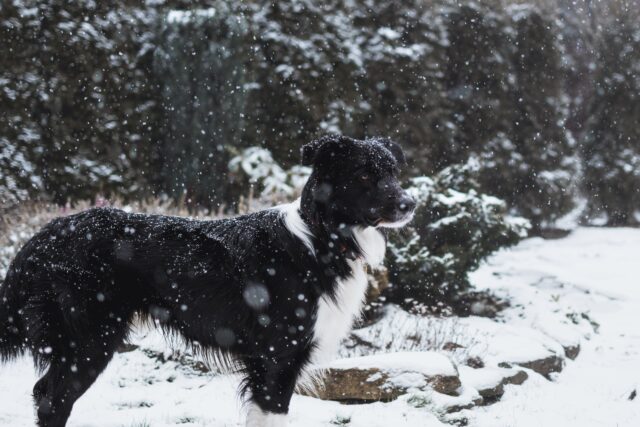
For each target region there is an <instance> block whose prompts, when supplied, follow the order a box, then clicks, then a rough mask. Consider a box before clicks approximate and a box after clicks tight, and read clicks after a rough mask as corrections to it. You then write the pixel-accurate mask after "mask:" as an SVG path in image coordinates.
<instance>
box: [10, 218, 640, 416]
mask: <svg viewBox="0 0 640 427" xmlns="http://www.w3.org/2000/svg"><path fill="white" fill-rule="evenodd" d="M472 279H473V281H474V283H476V284H477V285H478V287H480V288H489V289H492V290H493V291H494V292H496V293H498V294H501V295H505V296H507V295H508V296H509V298H510V299H511V300H512V302H513V303H512V307H511V308H509V309H508V310H507V311H506V312H505V313H504V318H505V320H507V321H508V327H509V328H511V327H512V326H513V331H516V332H515V334H516V335H514V336H513V337H510V338H508V339H505V340H504V341H506V343H505V342H502V343H501V344H499V345H498V344H496V348H498V350H495V349H494V348H491V347H489V348H488V349H487V350H488V351H487V357H489V358H490V357H491V354H492V351H494V350H495V351H498V352H504V351H513V352H514V354H515V353H517V350H518V349H513V348H511V349H510V348H508V347H509V345H511V346H520V345H521V344H518V343H524V344H522V345H524V346H526V343H527V340H528V339H530V335H526V334H525V335H522V336H517V334H518V331H528V330H529V329H531V330H535V331H536V333H540V332H539V331H543V332H544V335H545V336H553V337H554V338H557V339H558V340H559V341H562V342H570V341H572V340H579V341H580V344H581V348H582V351H581V353H580V355H579V356H578V358H577V359H576V360H575V361H568V362H567V366H566V367H565V369H564V371H563V372H562V373H560V374H559V375H557V376H556V378H555V380H554V381H553V382H550V381H547V380H546V379H544V378H543V377H541V376H539V375H537V374H532V375H530V378H529V380H528V381H527V382H525V383H524V385H522V386H507V388H506V393H505V395H504V397H503V399H502V400H501V401H500V402H498V403H496V404H494V405H491V406H487V407H479V408H474V409H472V410H467V411H464V412H463V414H464V415H465V416H466V417H468V419H469V425H471V426H479V427H485V426H486V427H502V426H509V427H511V426H562V427H565V426H580V427H588V426H637V425H640V397H637V398H635V399H634V400H629V399H628V397H629V395H630V394H631V393H632V391H633V390H637V391H638V392H640V327H639V323H640V322H639V320H640V230H629V229H579V230H577V231H576V232H575V233H573V234H572V235H571V236H570V237H568V238H565V239H561V240H554V241H543V240H540V239H529V240H527V241H525V242H523V243H522V244H520V245H519V246H518V247H516V248H515V249H512V250H508V251H503V252H501V253H499V254H497V255H496V256H494V257H492V258H491V260H490V261H489V262H488V263H487V264H486V265H484V266H483V267H482V268H481V269H480V270H479V271H478V272H476V273H474V275H473V277H472ZM567 313H572V314H575V316H577V318H578V319H579V321H577V324H576V325H573V324H572V323H571V322H567ZM585 319H591V320H592V321H593V322H597V323H598V324H599V328H598V332H597V333H596V332H595V331H594V330H593V326H592V325H595V323H590V322H588V321H586V320H585ZM559 320H564V322H565V323H569V324H570V325H569V326H567V325H566V324H564V323H562V324H561V323H560V322H559ZM467 322H468V323H469V325H470V326H478V325H479V326H478V327H480V326H482V327H484V328H485V329H487V327H489V328H491V327H494V328H495V327H502V328H505V327H507V326H506V325H504V324H502V325H500V324H496V323H495V322H490V321H487V320H486V319H480V318H469V319H468V320H467ZM510 330H511V329H510ZM576 331H577V332H576ZM501 336H502V334H501V335H500V337H501ZM531 336H533V335H531ZM505 344H506V345H505ZM35 379H36V376H35V373H34V372H33V369H32V368H31V366H30V364H29V362H28V360H21V361H19V362H16V363H13V364H11V365H7V366H4V367H1V368H0V426H12V427H14V426H15V427H23V426H32V425H33V411H32V407H31V401H30V396H29V393H30V390H31V387H32V386H33V383H34V382H35ZM236 386H237V379H236V378H235V377H233V376H225V375H197V374H196V373H194V372H192V371H190V370H188V369H185V368H184V367H182V366H180V365H178V364H176V363H174V362H167V363H160V362H159V361H157V360H155V359H153V358H149V357H147V356H145V355H144V354H143V353H142V352H140V351H134V352H131V353H125V354H119V355H117V356H116V358H115V359H114V362H112V363H111V364H110V365H109V367H108V368H107V371H106V372H105V374H103V375H102V376H101V377H100V378H99V379H98V381H97V382H96V384H95V385H94V387H92V388H91V389H90V390H89V391H88V392H87V394H86V395H85V396H83V398H82V399H81V400H80V401H78V403H77V404H76V407H75V409H74V413H73V415H72V417H71V419H70V422H69V425H70V426H72V427H80V426H91V427H98V426H108V427H116V426H118V427H120V426H125V427H134V426H135V427H138V426H139V427H142V426H153V427H155V426H175V425H180V426H205V425H206V426H239V425H242V419H241V417H242V416H241V413H242V411H241V408H240V405H239V404H238V400H237V396H236V391H235V389H236ZM289 425H291V426H310V427H315V426H330V425H348V426H352V427H365V426H366V427H376V426H380V427H382V426H392V425H393V426H396V425H398V426H400V425H402V426H415V427H418V426H420V427H432V426H442V425H443V424H441V422H440V421H438V419H437V417H436V416H434V415H432V414H431V413H430V412H429V411H428V410H427V409H426V408H414V407H412V406H410V405H408V404H407V402H406V399H403V398H401V399H398V400H397V401H395V402H392V403H388V404H384V403H378V404H371V405H348V406H345V405H340V404H337V403H334V402H323V401H320V400H317V399H312V398H308V397H301V396H295V397H294V400H293V402H292V414H291V421H290V424H289Z"/></svg>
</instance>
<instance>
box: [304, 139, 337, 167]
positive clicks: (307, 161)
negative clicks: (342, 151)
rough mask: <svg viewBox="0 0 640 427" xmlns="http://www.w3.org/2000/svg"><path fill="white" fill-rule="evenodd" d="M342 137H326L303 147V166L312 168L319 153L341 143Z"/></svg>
mask: <svg viewBox="0 0 640 427" xmlns="http://www.w3.org/2000/svg"><path fill="white" fill-rule="evenodd" d="M341 138H342V137H340V136H338V135H326V136H323V137H321V138H318V139H315V140H313V141H311V142H309V143H308V144H305V145H303V146H302V150H301V152H302V165H303V166H312V165H313V164H314V162H315V160H316V158H317V157H318V153H319V152H320V150H322V149H326V147H327V146H328V145H332V144H338V143H340V140H341Z"/></svg>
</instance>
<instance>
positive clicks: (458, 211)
mask: <svg viewBox="0 0 640 427" xmlns="http://www.w3.org/2000/svg"><path fill="white" fill-rule="evenodd" d="M479 172H480V166H479V163H478V162H477V161H476V160H475V159H471V160H470V161H469V162H467V163H466V164H460V165H452V166H449V167H447V168H445V169H444V170H443V171H441V172H440V173H438V174H437V175H436V176H435V177H434V178H428V177H418V178H413V179H412V180H411V186H410V188H409V189H408V191H409V192H410V193H411V194H412V196H413V197H415V199H416V201H417V208H416V216H415V218H414V220H413V221H412V222H411V223H410V224H409V226H408V227H407V228H406V229H405V230H403V231H400V232H397V233H394V234H392V235H391V236H390V239H389V244H388V252H387V265H388V267H389V269H390V272H391V282H392V283H393V284H394V286H393V287H392V288H391V293H390V299H391V301H395V302H398V303H400V304H403V305H405V306H409V307H415V306H426V307H430V306H436V305H439V304H442V303H444V304H446V305H449V306H452V305H456V302H457V299H458V298H460V296H461V295H462V294H464V292H466V291H469V290H470V288H471V285H470V283H469V280H468V278H467V275H468V273H469V272H471V271H473V270H474V269H476V268H477V267H478V265H479V263H480V261H482V260H483V259H485V258H486V257H488V256H489V255H490V254H491V253H492V252H494V251H496V250H498V249H499V248H501V247H505V246H510V245H513V244H515V243H517V242H518V241H519V240H520V239H522V238H524V237H526V236H527V232H528V229H529V228H530V224H529V221H527V220H526V219H524V218H521V217H511V216H508V215H507V214H506V205H505V203H504V201H502V200H500V199H498V198H496V197H494V196H490V195H487V194H484V193H482V192H481V191H480V186H479V183H478V180H477V177H478V174H479Z"/></svg>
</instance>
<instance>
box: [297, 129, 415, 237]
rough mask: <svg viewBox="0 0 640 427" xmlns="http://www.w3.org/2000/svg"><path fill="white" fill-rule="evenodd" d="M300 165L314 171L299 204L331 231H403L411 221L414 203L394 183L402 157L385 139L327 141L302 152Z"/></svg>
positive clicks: (326, 138) (332, 139)
mask: <svg viewBox="0 0 640 427" xmlns="http://www.w3.org/2000/svg"><path fill="white" fill-rule="evenodd" d="M302 163H303V164H304V165H306V166H313V172H312V174H311V177H310V178H309V181H308V182H307V185H306V186H305V189H304V192H303V205H306V206H310V205H311V204H312V205H313V208H314V210H315V211H316V212H320V213H321V214H322V216H323V220H324V221H328V222H330V223H331V224H332V225H334V226H335V225H340V224H345V225H361V226H381V227H402V226H403V225H405V224H406V223H408V222H409V221H410V220H411V218H412V217H413V211H414V209H415V206H416V203H415V201H414V200H413V198H411V196H409V195H408V194H407V192H406V191H404V190H403V189H402V187H400V181H399V180H398V174H399V172H400V168H401V167H402V166H404V165H405V163H406V161H405V157H404V154H403V152H402V149H401V148H400V146H399V145H398V144H396V143H394V142H393V141H391V140H389V139H386V138H371V139H366V140H357V139H352V138H348V137H345V136H325V137H322V138H320V139H317V140H315V141H313V142H310V143H309V144H306V145H305V146H303V147H302Z"/></svg>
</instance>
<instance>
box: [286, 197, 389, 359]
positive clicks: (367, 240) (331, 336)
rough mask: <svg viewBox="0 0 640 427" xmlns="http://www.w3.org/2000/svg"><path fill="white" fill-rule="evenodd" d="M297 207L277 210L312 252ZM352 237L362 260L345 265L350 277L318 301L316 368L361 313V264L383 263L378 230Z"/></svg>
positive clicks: (368, 229)
mask: <svg viewBox="0 0 640 427" xmlns="http://www.w3.org/2000/svg"><path fill="white" fill-rule="evenodd" d="M299 206H300V201H299V200H298V201H296V202H294V203H291V204H290V205H284V206H282V207H280V209H281V211H282V212H283V215H284V222H285V225H286V227H287V228H288V229H289V231H290V232H291V233H292V234H293V235H295V236H296V237H298V238H299V239H300V240H302V241H303V242H304V243H305V245H307V246H308V247H311V248H312V247H313V245H312V244H311V240H310V236H311V232H310V230H309V229H308V227H307V226H306V224H305V223H304V221H302V218H300V213H299V211H298V209H299ZM354 237H355V239H356V241H357V243H358V245H359V246H360V248H361V249H362V252H363V254H364V260H362V259H356V260H350V261H348V263H349V267H350V268H351V275H350V276H348V277H346V278H345V279H342V280H338V282H337V283H336V286H337V289H336V295H335V299H331V298H329V297H327V296H325V297H321V298H320V301H319V304H318V312H317V318H316V323H315V326H314V335H313V339H314V343H315V345H316V349H315V350H314V353H313V354H312V355H311V361H312V363H313V364H316V365H319V364H323V363H326V362H329V361H331V359H332V358H333V357H334V356H335V354H336V351H337V349H338V345H339V344H340V341H342V340H343V339H344V338H345V337H346V336H347V334H348V333H349V330H351V327H352V326H353V322H354V321H355V320H356V318H357V317H358V316H359V315H360V313H361V310H362V306H363V304H364V299H365V295H366V291H367V274H366V272H365V264H369V265H371V266H378V265H380V264H381V263H382V261H383V260H384V253H385V249H386V242H385V239H384V237H383V236H382V234H381V233H380V232H379V231H378V230H376V229H375V228H373V227H366V228H358V229H356V230H355V231H354Z"/></svg>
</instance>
